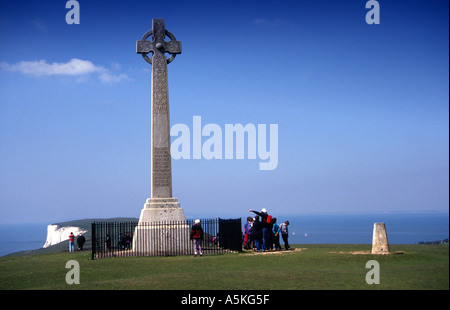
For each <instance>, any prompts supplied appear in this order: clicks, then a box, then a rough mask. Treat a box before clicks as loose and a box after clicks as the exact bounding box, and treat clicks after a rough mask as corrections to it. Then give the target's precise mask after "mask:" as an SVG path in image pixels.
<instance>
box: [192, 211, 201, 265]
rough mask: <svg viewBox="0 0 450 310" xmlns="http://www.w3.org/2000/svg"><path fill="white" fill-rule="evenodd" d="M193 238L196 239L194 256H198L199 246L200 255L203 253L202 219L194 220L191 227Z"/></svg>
mask: <svg viewBox="0 0 450 310" xmlns="http://www.w3.org/2000/svg"><path fill="white" fill-rule="evenodd" d="M190 238H191V240H193V241H194V257H195V256H197V248H198V251H199V253H200V256H202V255H203V252H202V240H203V228H202V226H201V225H200V220H199V219H197V220H195V221H194V225H193V226H192V229H191V235H190Z"/></svg>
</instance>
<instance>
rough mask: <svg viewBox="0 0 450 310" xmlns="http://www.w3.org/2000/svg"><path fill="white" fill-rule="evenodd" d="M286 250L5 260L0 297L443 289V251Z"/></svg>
mask: <svg viewBox="0 0 450 310" xmlns="http://www.w3.org/2000/svg"><path fill="white" fill-rule="evenodd" d="M294 247H296V248H297V250H296V251H289V252H286V251H283V252H274V253H268V254H254V253H251V252H250V253H249V252H243V253H229V254H215V255H205V256H203V257H191V256H176V257H121V258H104V259H99V260H92V259H91V258H90V257H91V253H90V251H83V252H74V253H68V252H58V253H47V254H32V255H16V256H6V257H1V258H0V289H26V290H28V289H63V290H67V289H94V290H97V289H105V290H109V289H125V290H127V289H150V290H192V289H199V290H260V289H269V290H302V289H310V290H311V289H313V290H314V289H319V290H321V289H327V290H334V289H343V290H349V289H358V290H361V289H362V290H366V289H367V290H379V289H382V290H398V289H401V290H417V289H419V290H422V289H427V290H428V289H429V290H448V289H449V263H448V262H449V247H448V246H447V245H391V251H392V252H393V254H391V255H384V256H380V255H371V254H368V253H369V252H370V247H371V246H370V245H368V244H365V245H335V244H333V245H326V244H323V245H294ZM69 260H76V261H77V262H78V263H79V264H80V284H78V285H76V284H73V285H68V284H67V283H66V281H65V277H66V273H67V272H68V271H69V269H66V268H65V265H66V263H67V261H69ZM369 260H376V261H378V263H379V266H380V284H372V285H368V284H367V283H366V280H365V277H366V274H367V272H369V270H370V269H366V263H367V261H369ZM194 279H197V280H196V281H195V283H196V285H195V286H193V281H194ZM261 283H264V285H263V286H261Z"/></svg>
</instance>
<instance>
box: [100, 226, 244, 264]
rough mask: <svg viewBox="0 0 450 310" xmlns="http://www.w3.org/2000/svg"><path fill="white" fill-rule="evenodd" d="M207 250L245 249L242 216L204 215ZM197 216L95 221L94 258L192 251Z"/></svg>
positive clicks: (171, 254) (204, 248)
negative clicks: (217, 217)
mask: <svg viewBox="0 0 450 310" xmlns="http://www.w3.org/2000/svg"><path fill="white" fill-rule="evenodd" d="M200 224H201V226H202V228H203V236H204V237H203V240H202V242H201V247H202V251H203V254H210V253H224V252H230V251H242V238H241V219H240V218H238V219H226V220H225V219H220V218H219V219H202V220H201V221H200ZM193 225H194V220H192V219H188V220H186V221H162V222H151V223H138V222H94V223H92V258H93V259H97V258H102V257H120V256H173V255H192V254H193V253H194V244H193V241H191V240H190V232H191V228H192V226H193Z"/></svg>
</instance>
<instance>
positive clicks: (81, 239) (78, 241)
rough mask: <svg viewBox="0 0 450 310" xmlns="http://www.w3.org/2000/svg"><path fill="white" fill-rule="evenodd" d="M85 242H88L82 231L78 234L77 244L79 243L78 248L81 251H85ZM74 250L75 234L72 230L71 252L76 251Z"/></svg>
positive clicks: (70, 236) (70, 238)
mask: <svg viewBox="0 0 450 310" xmlns="http://www.w3.org/2000/svg"><path fill="white" fill-rule="evenodd" d="M85 242H86V238H85V237H84V236H83V234H82V233H81V232H80V233H79V235H78V236H77V245H78V250H79V251H83V246H84V243H85ZM74 251H75V235H74V234H73V232H70V235H69V252H74Z"/></svg>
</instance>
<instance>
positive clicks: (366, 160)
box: [0, 0, 449, 223]
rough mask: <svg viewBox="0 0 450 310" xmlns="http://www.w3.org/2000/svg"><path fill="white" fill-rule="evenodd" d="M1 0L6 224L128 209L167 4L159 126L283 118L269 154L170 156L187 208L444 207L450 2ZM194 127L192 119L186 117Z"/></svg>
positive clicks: (0, 211)
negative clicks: (150, 44)
mask: <svg viewBox="0 0 450 310" xmlns="http://www.w3.org/2000/svg"><path fill="white" fill-rule="evenodd" d="M78 2H79V4H80V24H79V25H75V24H74V25H68V24H67V23H66V21H65V16H66V13H67V12H68V11H69V10H68V9H66V8H65V3H66V1H63V0H61V1H30V0H25V1H21V2H20V3H18V2H17V1H1V4H0V42H1V49H0V51H1V52H0V222H4V223H5V222H48V223H50V222H57V221H63V220H70V219H78V218H94V217H100V218H108V217H115V216H131V217H138V216H139V214H140V211H141V209H142V207H143V205H144V203H145V200H146V198H149V197H150V167H151V166H150V149H151V142H150V137H151V135H150V129H151V124H150V85H151V77H150V69H151V66H150V65H149V64H148V63H146V62H145V61H144V60H143V59H142V57H141V56H140V55H137V54H136V40H140V39H141V37H142V35H143V34H144V33H145V32H146V31H147V30H149V29H151V26H152V18H164V19H165V23H166V28H167V29H168V30H169V31H170V32H172V33H173V34H174V35H175V36H176V38H177V40H180V41H182V47H183V51H182V54H181V55H178V56H177V57H176V59H175V60H174V61H173V62H172V63H171V64H169V66H168V74H169V101H170V117H171V124H172V125H174V124H177V123H183V124H187V125H188V126H190V127H191V126H192V121H193V116H194V115H199V116H201V118H202V124H203V125H204V124H207V123H214V124H218V125H220V126H222V128H223V126H224V125H225V124H238V123H241V124H244V125H245V124H255V125H256V124H267V125H268V124H278V166H277V168H276V169H275V170H269V171H262V170H259V169H258V165H259V160H254V159H253V160H252V159H242V160H237V159H233V160H215V159H212V160H206V159H197V160H194V159H190V160H183V159H180V160H172V169H173V171H172V175H173V195H174V196H175V197H177V198H178V200H179V201H180V203H181V206H182V207H183V209H184V212H185V214H186V216H187V217H217V216H221V217H241V216H242V217H245V216H247V214H248V209H249V208H252V209H260V208H263V207H265V208H266V209H268V210H269V212H270V213H272V214H274V215H277V214H302V213H312V212H379V211H382V212H385V211H386V212H387V211H423V210H440V211H444V212H448V210H449V192H448V187H449V134H448V132H449V109H448V108H449V88H448V84H449V39H448V37H449V13H448V12H449V8H448V5H449V4H448V1H443V0H435V1H386V0H384V1H383V0H380V1H379V4H380V17H381V19H380V24H379V25H368V24H367V23H366V22H365V16H366V13H367V12H368V11H369V10H368V9H366V8H365V4H366V1H364V0H360V1H350V0H346V1H314V0H305V1H250V0H241V1H234V0H233V1H230V0H228V1H217V0H209V1H171V2H167V3H166V2H160V1H134V0H130V1H86V0H79V1H78ZM191 128H192V127H191Z"/></svg>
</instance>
